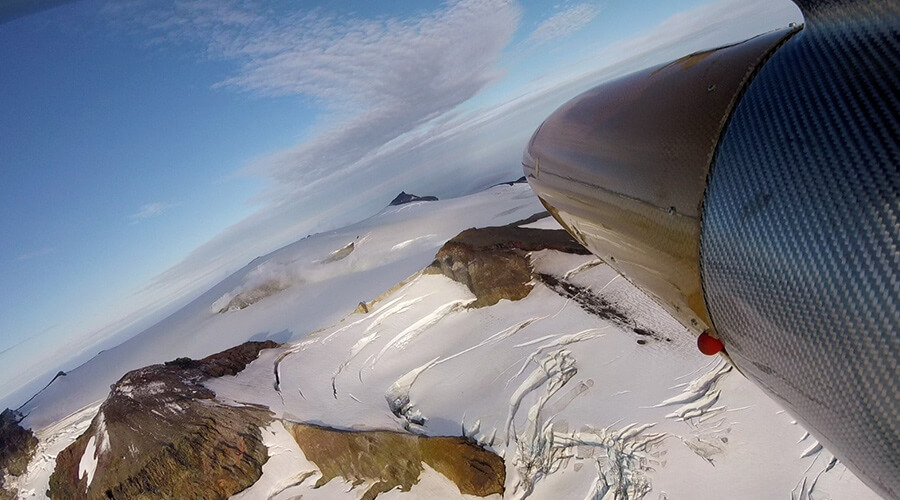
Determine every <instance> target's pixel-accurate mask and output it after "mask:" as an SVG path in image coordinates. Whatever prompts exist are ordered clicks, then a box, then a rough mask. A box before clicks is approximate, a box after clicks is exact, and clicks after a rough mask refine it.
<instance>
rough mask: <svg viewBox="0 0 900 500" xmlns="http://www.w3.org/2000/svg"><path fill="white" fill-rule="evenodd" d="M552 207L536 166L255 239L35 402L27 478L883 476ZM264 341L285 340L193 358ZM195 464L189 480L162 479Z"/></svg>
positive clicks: (96, 490) (80, 488)
mask: <svg viewBox="0 0 900 500" xmlns="http://www.w3.org/2000/svg"><path fill="white" fill-rule="evenodd" d="M542 209H543V208H542V207H541V205H540V203H539V202H538V201H537V199H536V198H535V197H534V195H533V194H532V192H531V190H530V188H529V187H528V186H527V185H524V184H512V185H501V186H498V187H495V188H492V189H490V190H488V191H485V192H482V193H479V194H476V195H472V196H468V197H464V198H458V199H453V200H441V201H431V202H427V203H425V202H413V203H409V204H404V205H400V206H392V207H388V208H387V209H385V210H384V211H382V212H381V213H379V214H378V215H376V216H374V217H372V218H370V219H368V220H366V221H363V222H361V223H359V224H356V225H353V226H350V227H348V228H345V229H342V230H338V231H334V232H331V233H325V234H320V235H315V236H311V237H308V238H305V239H303V240H300V241H298V242H297V243H295V244H292V245H290V246H287V247H285V248H282V249H280V250H278V251H276V252H274V253H272V254H270V255H268V256H266V257H263V258H259V259H256V260H255V261H253V262H252V263H250V264H249V265H248V266H246V267H245V268H244V269H242V270H241V271H239V272H237V273H235V274H234V275H233V276H231V277H229V278H228V279H226V280H224V281H223V282H222V283H220V284H218V285H217V286H215V287H213V288H212V289H211V290H210V291H208V292H207V293H205V294H204V295H202V296H201V297H199V298H198V299H197V300H195V301H194V302H192V303H191V304H189V305H188V306H187V307H185V308H184V309H182V310H181V311H179V312H177V313H176V314H174V315H173V316H171V317H170V318H168V319H166V320H165V321H163V322H161V323H159V324H158V325H156V326H154V327H152V328H150V329H148V330H147V331H145V332H144V333H142V334H140V335H138V336H136V337H134V338H133V339H131V340H130V341H128V342H126V343H124V344H122V345H120V346H119V347H117V348H115V349H111V350H109V351H106V352H104V353H101V354H100V355H99V356H97V358H95V359H93V360H92V361H91V362H89V363H87V364H85V365H83V366H82V367H80V368H78V369H76V370H73V371H71V372H70V373H69V374H68V375H67V376H66V377H60V378H59V379H57V380H56V381H55V382H54V383H53V384H51V385H50V387H49V388H48V389H46V390H45V391H43V392H42V393H40V394H39V395H38V396H37V397H36V398H34V399H33V400H32V401H31V402H29V403H28V405H26V406H25V407H23V408H22V409H21V412H22V413H23V414H24V415H25V419H24V420H23V422H22V425H24V426H26V427H30V428H31V429H33V430H34V431H35V435H36V436H37V438H38V445H37V451H36V453H35V454H34V458H33V459H32V460H31V462H30V463H29V464H28V467H27V471H26V472H25V473H24V474H21V475H20V476H18V477H8V478H7V481H6V485H7V487H9V486H10V485H11V486H12V487H15V488H18V491H19V496H20V497H22V498H32V497H36V498H39V497H43V496H44V495H45V493H46V492H47V491H48V488H50V487H51V484H52V488H53V491H54V492H59V494H57V495H56V497H59V498H127V497H133V496H135V495H136V494H137V493H136V492H139V491H143V492H144V493H145V494H146V495H147V496H146V497H145V498H166V497H167V495H168V497H171V496H172V495H176V493H173V492H176V491H177V492H180V493H177V495H182V496H183V495H185V494H187V495H189V496H192V497H197V498H227V497H228V496H229V495H232V494H234V497H233V498H242V499H246V498H253V499H255V498H271V499H288V498H299V497H302V498H305V499H308V498H327V499H330V498H374V497H375V496H377V497H378V498H394V497H397V498H460V497H462V498H470V497H472V496H488V497H491V498H501V497H502V498H526V497H528V498H537V499H540V498H548V499H549V498H552V499H559V498H579V499H581V498H592V499H638V498H652V499H676V498H684V499H698V498H699V499H703V498H710V499H713V498H747V499H750V498H752V499H756V498H777V497H780V498H786V497H787V496H790V497H791V498H796V499H801V498H813V497H815V498H854V499H865V498H877V496H876V495H874V494H873V493H872V492H871V491H870V490H869V489H868V488H867V487H865V486H864V485H863V484H862V483H861V482H860V481H859V480H857V479H856V478H855V477H854V476H853V475H852V474H851V473H850V472H849V471H847V470H846V469H845V468H844V467H843V466H842V465H841V464H840V463H837V461H836V460H835V459H834V458H833V456H832V455H831V454H829V453H828V451H827V450H825V449H823V448H822V447H821V446H820V445H819V444H818V443H816V442H815V441H814V440H813V438H811V437H810V436H809V434H808V433H806V431H805V430H804V429H803V428H801V427H800V426H799V425H798V424H797V423H796V422H794V421H793V419H792V417H791V416H790V415H788V414H786V413H785V412H784V410H783V409H781V408H780V407H779V406H778V404H777V403H775V402H774V401H772V400H770V399H769V398H768V397H766V396H765V395H764V394H763V393H762V392H761V391H760V390H759V389H757V388H756V387H755V386H753V385H752V384H751V383H750V382H748V381H747V380H746V379H745V378H743V376H741V374H740V373H738V372H737V371H736V370H735V369H734V368H732V367H731V366H730V365H728V364H727V362H726V361H725V360H723V359H721V358H719V357H706V356H703V355H702V354H700V353H699V352H698V351H697V349H696V344H695V341H694V339H693V337H692V336H691V335H690V334H688V333H687V332H686V331H685V330H684V329H683V328H682V327H681V326H680V325H679V324H678V323H677V322H676V321H675V320H673V319H672V318H670V317H669V316H668V315H667V314H666V313H665V312H664V311H663V310H662V309H660V308H659V307H658V306H657V305H656V304H655V303H653V302H652V301H651V300H650V299H649V298H647V297H646V296H645V295H644V294H642V293H641V292H640V291H638V290H637V289H636V288H634V287H633V286H632V285H631V284H630V283H628V282H627V281H626V280H624V279H623V278H621V277H619V276H618V275H617V274H616V273H615V272H614V271H613V270H612V269H611V268H609V267H608V266H606V265H605V264H604V263H603V262H601V261H599V260H597V259H596V258H595V257H593V256H591V255H588V254H587V252H585V251H584V249H583V248H581V247H580V246H579V245H577V243H575V242H574V240H572V239H571V238H570V237H569V236H568V234H567V233H565V231H563V230H561V229H560V228H559V226H558V225H557V224H556V223H555V222H554V221H553V220H552V219H551V218H549V217H547V216H546V214H543V216H542V215H535V214H539V213H540V212H541V211H542ZM470 228H478V229H470ZM248 340H254V341H266V340H270V341H272V340H274V341H276V342H279V343H280V344H278V345H276V344H274V343H272V342H268V343H265V344H262V343H256V344H246V345H244V346H241V347H239V348H235V349H231V350H229V351H227V352H226V353H223V354H221V355H218V356H212V357H209V358H206V359H204V360H202V361H190V360H187V359H183V358H184V357H190V358H195V359H197V358H203V357H205V356H208V355H210V354H213V353H216V352H218V351H223V350H225V349H228V348H232V347H233V346H236V345H238V344H242V343H243V342H245V341H248ZM175 358H182V359H179V360H175V361H174V362H170V363H168V364H162V363H163V362H165V361H171V360H173V359H175ZM154 364H155V365H156V366H151V367H148V368H146V369H144V370H138V371H131V370H135V369H138V368H141V367H144V366H147V365H154ZM223 366H225V367H226V368H223ZM130 371H131V372H130ZM128 372H130V373H128ZM126 373H127V375H126ZM117 381H118V382H117ZM111 384H115V385H114V386H113V387H112V390H110V385H111ZM217 422H220V423H221V425H219V424H217ZM226 424H227V425H226ZM164 429H170V431H169V432H166V431H164ZM148 436H150V437H148ZM209 457H213V458H209ZM122 464H129V465H127V466H125V465H122ZM179 464H181V465H179ZM229 467H233V468H229ZM54 469H56V473H55V474H53V472H54ZM223 470H239V471H240V473H239V474H238V473H235V474H231V475H227V474H224V473H222V471H223ZM147 471H150V472H147ZM51 474H53V475H52V478H51ZM201 475H202V476H203V481H206V482H203V481H200V480H193V479H191V478H193V477H199V476H201ZM226 477H227V478H228V480H227V481H226V480H225V479H224V478H226ZM176 478H177V480H178V483H177V484H178V485H179V486H178V488H184V489H177V490H176V489H169V490H166V489H165V488H160V485H161V484H163V483H166V482H167V481H168V483H166V484H175V483H176ZM216 478H220V479H221V480H219V479H216ZM211 485H212V486H211ZM142 487H143V488H145V490H141V489H140V488H142ZM172 488H174V487H172ZM192 488H193V489H192ZM185 492H188V493H185Z"/></svg>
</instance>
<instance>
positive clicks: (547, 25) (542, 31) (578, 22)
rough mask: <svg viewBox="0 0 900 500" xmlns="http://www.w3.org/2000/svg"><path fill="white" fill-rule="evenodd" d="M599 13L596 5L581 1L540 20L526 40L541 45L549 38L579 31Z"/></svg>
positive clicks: (565, 35)
mask: <svg viewBox="0 0 900 500" xmlns="http://www.w3.org/2000/svg"><path fill="white" fill-rule="evenodd" d="M598 14H600V8H599V7H597V6H596V5H593V4H589V3H583V4H579V5H576V6H574V7H570V8H568V9H566V10H564V11H561V12H558V13H556V14H554V15H553V16H551V17H550V18H548V19H547V20H545V21H544V22H542V23H541V24H539V25H538V27H537V28H535V30H534V31H532V32H531V35H529V37H528V40H527V41H526V42H528V43H532V44H535V45H541V44H544V43H547V42H549V41H551V40H555V39H558V38H564V37H567V36H569V35H571V34H573V33H576V32H578V31H580V30H581V29H582V28H584V27H585V26H587V25H588V23H590V22H591V21H593V20H594V18H595V17H597V15H598Z"/></svg>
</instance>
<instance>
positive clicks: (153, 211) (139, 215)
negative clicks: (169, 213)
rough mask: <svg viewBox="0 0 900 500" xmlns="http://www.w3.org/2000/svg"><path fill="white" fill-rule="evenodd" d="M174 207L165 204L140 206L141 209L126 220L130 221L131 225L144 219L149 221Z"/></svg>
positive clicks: (171, 204)
mask: <svg viewBox="0 0 900 500" xmlns="http://www.w3.org/2000/svg"><path fill="white" fill-rule="evenodd" d="M174 206H175V204H174V203H165V202H155V203H147V204H146V205H141V208H139V209H138V211H137V212H135V213H133V214H131V215H129V216H128V218H129V219H131V223H132V224H136V223H138V222H140V221H142V220H144V219H149V218H150V217H156V216H158V215H160V214H162V213H163V212H165V211H166V210H169V209H170V208H172V207H174Z"/></svg>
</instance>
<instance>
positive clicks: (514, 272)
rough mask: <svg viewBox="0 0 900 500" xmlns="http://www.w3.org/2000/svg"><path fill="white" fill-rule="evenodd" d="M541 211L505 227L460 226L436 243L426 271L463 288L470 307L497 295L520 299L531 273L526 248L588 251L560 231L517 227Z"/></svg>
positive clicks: (528, 287)
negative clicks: (458, 230)
mask: <svg viewBox="0 0 900 500" xmlns="http://www.w3.org/2000/svg"><path fill="white" fill-rule="evenodd" d="M546 216H547V214H546V213H543V214H537V215H535V216H532V217H530V218H528V219H526V220H523V221H519V222H514V223H512V224H509V225H507V226H499V227H485V228H473V229H466V230H465V231H463V232H461V233H459V234H458V235H457V236H455V237H454V238H452V239H451V240H450V241H448V242H447V243H445V244H444V246H443V247H441V249H440V250H439V251H438V253H437V255H436V256H435V258H434V262H432V264H431V266H429V268H428V270H427V271H428V272H436V273H442V274H444V275H446V276H448V277H450V278H451V279H453V280H455V281H458V282H460V283H462V284H464V285H466V286H467V287H469V290H471V291H472V293H474V294H475V296H476V297H477V300H476V301H475V303H474V304H473V306H474V307H484V306H491V305H494V304H496V303H497V302H499V301H500V299H508V300H519V299H522V298H524V297H525V296H527V295H528V293H529V292H531V288H532V285H531V281H532V278H534V276H533V275H532V274H533V270H532V268H531V262H530V261H529V260H528V257H527V253H528V252H533V251H537V250H559V251H561V252H567V253H574V254H578V255H589V253H590V252H588V250H587V249H585V248H584V247H583V246H581V244H579V243H578V242H577V241H575V240H574V239H573V238H572V236H571V235H569V233H567V232H566V231H565V230H562V229H558V230H546V229H532V228H524V227H520V226H523V225H526V224H529V223H531V222H534V221H537V220H539V219H541V218H543V217H546Z"/></svg>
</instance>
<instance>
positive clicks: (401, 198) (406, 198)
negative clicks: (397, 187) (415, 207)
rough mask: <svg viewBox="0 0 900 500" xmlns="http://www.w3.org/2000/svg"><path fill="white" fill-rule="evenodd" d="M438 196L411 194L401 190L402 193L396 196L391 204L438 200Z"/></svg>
mask: <svg viewBox="0 0 900 500" xmlns="http://www.w3.org/2000/svg"><path fill="white" fill-rule="evenodd" d="M437 200H438V199H437V196H416V195H414V194H409V193H407V192H405V191H400V194H398V195H397V197H396V198H394V199H393V200H392V201H391V203H390V206H392V207H394V206H397V205H403V204H405V203H412V202H414V201H437Z"/></svg>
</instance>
